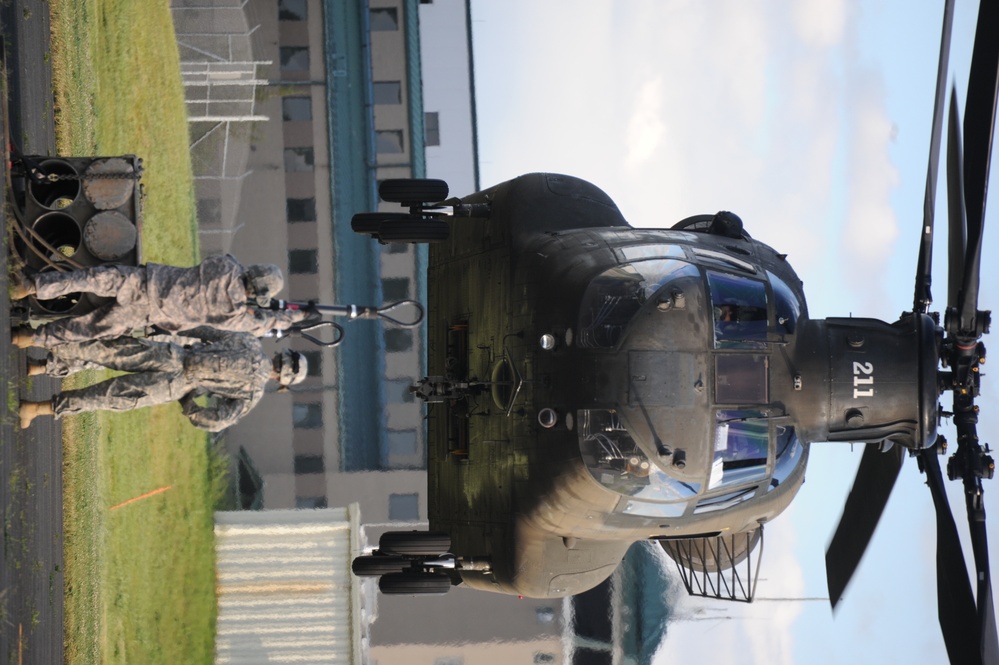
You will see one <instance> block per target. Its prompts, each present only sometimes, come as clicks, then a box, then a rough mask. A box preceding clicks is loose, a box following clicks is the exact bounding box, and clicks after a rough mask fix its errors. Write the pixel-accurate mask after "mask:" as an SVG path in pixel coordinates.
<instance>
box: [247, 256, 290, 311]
mask: <svg viewBox="0 0 999 665" xmlns="http://www.w3.org/2000/svg"><path fill="white" fill-rule="evenodd" d="M246 282H247V286H248V287H249V289H250V290H251V291H252V293H251V294H250V297H251V298H254V299H256V301H257V305H259V306H260V307H267V306H269V305H270V304H271V298H273V297H274V296H276V295H277V294H278V292H279V291H280V290H281V289H282V288H284V277H283V276H282V275H281V269H280V268H278V267H277V266H276V265H274V264H273V263H255V264H253V265H251V266H248V267H247V268H246Z"/></svg>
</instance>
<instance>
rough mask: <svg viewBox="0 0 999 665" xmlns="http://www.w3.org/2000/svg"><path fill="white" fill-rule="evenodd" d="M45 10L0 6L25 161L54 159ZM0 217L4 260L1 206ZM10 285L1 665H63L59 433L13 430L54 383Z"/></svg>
mask: <svg viewBox="0 0 999 665" xmlns="http://www.w3.org/2000/svg"><path fill="white" fill-rule="evenodd" d="M48 11H49V9H48V3H47V2H44V1H43V0H13V1H11V2H5V3H3V4H2V5H0V34H2V36H3V47H4V57H5V64H6V69H7V77H8V78H7V90H6V93H7V94H6V100H7V104H8V120H9V128H8V129H9V137H10V139H11V141H12V142H14V143H15V144H16V145H17V146H18V147H19V148H20V149H21V150H22V151H23V152H24V153H25V154H35V155H49V154H54V153H55V139H54V129H53V117H52V116H53V104H52V73H51V68H50V65H49V57H48V49H49V41H50V40H49V14H48ZM2 168H3V169H4V173H3V176H4V182H6V177H7V173H6V170H7V169H8V168H9V165H8V164H6V163H4V164H3V165H2ZM0 215H2V216H3V225H4V230H5V232H4V233H0V242H2V243H3V248H4V254H6V252H7V234H6V227H7V223H8V221H9V219H10V211H9V209H8V208H7V206H3V208H2V209H0ZM7 282H8V276H7V271H6V270H0V324H2V326H0V376H2V377H3V380H4V383H5V386H6V394H5V396H4V397H5V399H3V400H0V409H2V413H0V510H2V518H3V519H2V525H3V534H2V544H3V546H2V548H0V662H2V663H23V664H25V665H27V664H30V663H39V664H45V665H51V664H52V663H61V662H62V661H63V593H64V587H63V569H64V566H63V548H62V532H63V511H62V432H61V428H60V427H59V424H58V423H57V422H54V421H53V419H51V418H43V419H40V420H39V421H38V422H37V423H35V424H34V425H32V427H31V428H30V429H28V430H26V431H24V432H21V431H20V430H19V427H18V418H17V411H16V408H17V402H18V400H19V399H24V398H32V399H41V398H44V397H46V396H48V395H50V394H51V392H52V389H53V388H54V385H53V383H52V381H51V380H50V379H47V378H44V377H32V379H33V380H32V381H30V382H29V381H27V380H26V376H25V354H24V352H22V351H20V350H19V349H17V348H15V347H13V346H12V345H11V344H10V335H9V333H8V331H9V330H10V325H11V311H10V301H9V298H8V292H7Z"/></svg>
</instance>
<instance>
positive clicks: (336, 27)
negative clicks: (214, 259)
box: [173, 0, 426, 522]
mask: <svg viewBox="0 0 999 665" xmlns="http://www.w3.org/2000/svg"><path fill="white" fill-rule="evenodd" d="M418 6H419V3H418V2H417V1H416V0H370V1H363V0H358V1H354V2H336V3H324V2H321V1H320V0H208V1H206V0H174V2H173V7H174V10H173V14H174V21H175V27H176V31H177V34H178V43H179V44H180V48H181V60H182V62H183V63H184V68H185V72H190V73H189V74H187V75H186V76H185V82H186V83H187V90H188V100H189V108H190V110H191V111H192V113H191V116H192V122H191V127H192V144H193V145H192V150H193V151H194V152H195V155H196V159H195V167H196V176H197V196H198V211H199V219H200V222H201V234H200V238H201V244H202V254H203V255H207V254H212V253H232V254H233V255H235V256H237V257H238V258H239V259H240V260H241V261H243V262H245V263H254V262H270V263H277V264H278V265H280V266H281V267H282V268H283V269H284V270H285V275H286V292H285V294H284V295H285V297H286V298H287V299H289V300H295V301H308V300H317V301H319V302H321V303H324V304H365V305H381V304H383V303H385V302H394V301H396V300H400V299H406V298H416V299H419V298H420V295H421V293H422V292H423V291H424V287H423V285H422V278H423V274H424V271H423V270H421V269H420V267H421V265H425V261H426V259H425V256H426V250H425V248H419V247H414V246H409V245H394V246H385V247H380V246H379V245H377V244H376V243H373V242H372V241H370V240H369V239H367V238H364V237H361V236H358V235H356V234H354V233H352V232H351V230H350V217H351V216H352V215H353V214H354V213H355V212H360V211H365V210H373V209H375V207H376V206H377V182H378V181H379V180H381V179H384V178H398V177H420V176H422V175H423V174H424V159H423V155H424V149H423V111H422V96H421V88H420V75H419V72H420V53H419V36H418V32H417V22H418ZM238 68H242V70H241V71H240V72H237V71H235V70H236V69H238ZM247 81H252V82H253V83H254V85H253V86H252V89H253V90H254V92H253V94H252V95H251V96H250V100H249V103H248V104H246V103H245V102H246V101H247V100H246V90H247V89H248V88H249V87H250V86H249V83H247ZM209 82H210V83H212V84H213V85H208V83H209ZM209 96H210V97H211V100H212V102H214V106H213V105H212V104H211V103H209V101H208V99H207V98H208V97H209ZM223 99H225V100H227V101H228V102H229V106H227V107H221V106H220V102H221V101H222V100H223ZM239 101H243V102H244V106H243V107H240V106H238V102H239ZM209 106H211V107H212V111H211V112H208V111H207V110H205V109H207V108H208V107H209ZM220 108H223V109H224V110H223V111H220V110H219V109H220ZM223 118H224V120H223ZM234 118H240V119H234ZM261 118H268V119H267V120H262V119H261ZM347 331H348V335H347V337H346V340H345V341H344V342H343V344H341V345H340V346H339V347H337V348H334V349H325V348H321V347H318V346H315V345H313V344H311V343H310V342H307V341H305V340H302V339H300V338H292V340H291V341H290V345H291V346H292V347H293V348H296V349H298V350H300V351H303V352H305V353H306V355H307V356H308V358H309V361H310V376H309V378H308V379H307V380H306V381H305V382H304V383H303V384H301V385H299V386H296V387H295V389H294V390H293V391H291V392H288V393H283V394H277V395H270V396H268V397H267V398H266V399H265V400H263V401H262V402H261V404H260V405H259V406H258V407H257V408H256V409H255V410H254V411H253V412H252V413H251V414H250V415H249V416H248V417H247V418H246V419H245V420H244V421H243V422H242V423H240V424H239V425H238V426H236V427H234V428H232V429H231V430H230V431H229V432H228V433H227V436H226V441H227V445H228V446H229V448H230V450H231V452H233V453H234V454H236V455H239V456H240V457H241V460H242V464H241V468H242V469H243V470H244V471H247V472H248V473H247V476H248V477H250V478H253V477H256V478H257V479H258V480H259V482H258V483H253V482H247V483H243V487H244V489H246V490H247V492H246V495H247V504H246V506H247V507H250V506H251V505H252V507H258V508H259V507H263V508H293V507H300V508H309V507H322V506H326V505H344V504H346V503H348V502H350V501H359V502H360V503H361V504H362V506H363V509H364V514H365V515H366V516H369V517H370V518H371V519H374V520H376V521H381V522H384V521H389V520H392V521H412V520H418V519H420V516H421V515H423V516H424V517H425V515H426V498H425V492H426V489H425V484H426V483H425V474H424V473H423V472H422V469H423V468H424V467H425V462H424V459H425V447H424V441H423V430H422V427H421V426H420V424H421V413H420V407H419V405H417V404H416V403H415V402H413V401H412V399H411V397H410V395H409V394H408V391H407V388H408V386H409V383H410V381H411V380H412V379H413V378H414V377H418V376H419V375H421V373H422V367H423V364H424V362H425V361H424V357H425V354H424V351H423V336H422V335H421V334H420V333H419V331H418V330H417V331H413V330H409V329H405V328H399V327H394V326H390V325H384V324H382V323H380V322H368V321H361V322H352V323H350V324H347ZM283 343H284V342H283ZM341 386H349V387H350V389H349V390H343V391H341V390H340V387H341ZM383 473H389V474H390V475H391V476H392V480H391V481H390V482H386V481H384V480H378V481H377V482H373V479H374V478H373V476H374V475H375V474H378V478H381V474H383ZM389 485H391V487H392V488H393V491H392V492H386V490H385V488H386V487H388V486H389Z"/></svg>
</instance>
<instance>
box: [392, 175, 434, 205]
mask: <svg viewBox="0 0 999 665" xmlns="http://www.w3.org/2000/svg"><path fill="white" fill-rule="evenodd" d="M447 194H448V186H447V183H446V182H444V181H443V180H437V179H434V178H424V179H403V178H393V179H390V180H382V181H381V182H380V183H379V184H378V196H379V197H380V198H381V200H382V201H388V202H389V203H401V204H403V205H404V206H420V205H423V204H425V203H438V202H440V201H443V200H444V199H446V198H447Z"/></svg>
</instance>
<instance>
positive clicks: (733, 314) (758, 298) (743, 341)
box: [708, 270, 768, 348]
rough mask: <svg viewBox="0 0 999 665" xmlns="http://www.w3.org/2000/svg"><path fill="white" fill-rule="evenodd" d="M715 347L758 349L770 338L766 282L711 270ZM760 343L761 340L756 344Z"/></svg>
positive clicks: (709, 286) (709, 274)
mask: <svg viewBox="0 0 999 665" xmlns="http://www.w3.org/2000/svg"><path fill="white" fill-rule="evenodd" d="M708 288H709V290H710V291H711V309H712V315H713V317H714V327H715V347H716V348H747V347H749V348H756V347H761V346H764V344H763V340H766V338H767V328H768V322H767V289H766V285H765V284H764V283H763V282H758V281H756V280H753V279H747V278H745V277H737V276H735V275H729V274H725V273H719V272H713V271H710V270H709V271H708ZM756 340H761V341H756Z"/></svg>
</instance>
